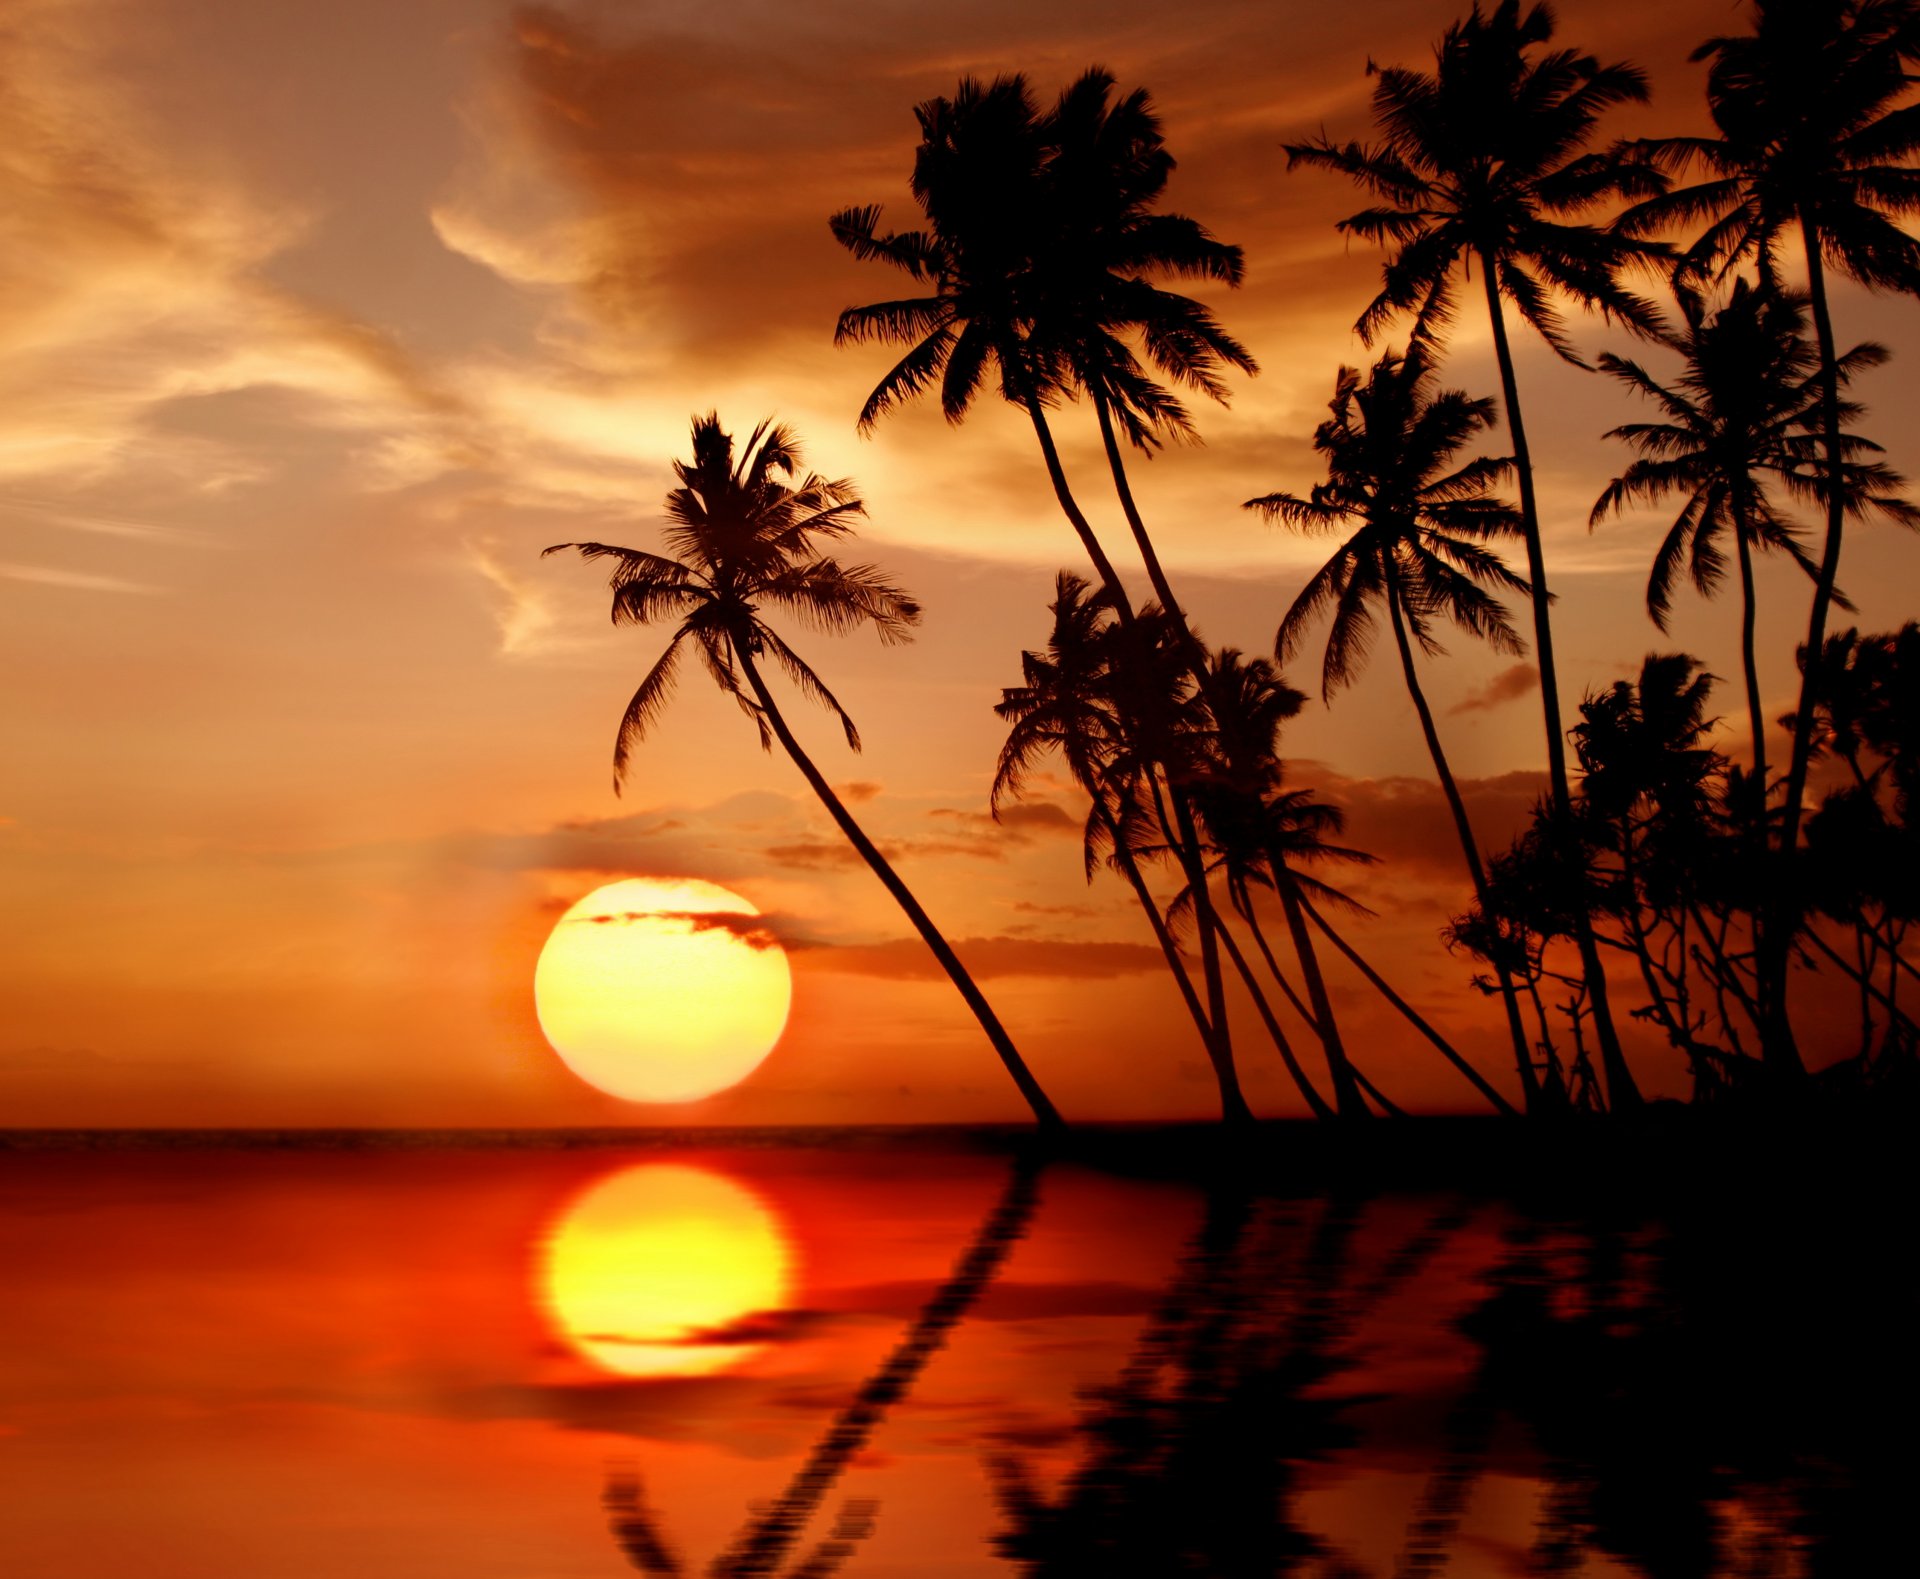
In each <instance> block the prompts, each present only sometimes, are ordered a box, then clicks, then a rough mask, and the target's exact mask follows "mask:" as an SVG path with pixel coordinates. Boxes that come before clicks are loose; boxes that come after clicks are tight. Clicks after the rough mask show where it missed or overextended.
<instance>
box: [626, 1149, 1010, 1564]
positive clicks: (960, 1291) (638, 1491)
mask: <svg viewBox="0 0 1920 1579" xmlns="http://www.w3.org/2000/svg"><path fill="white" fill-rule="evenodd" d="M1038 1178H1039V1170H1038V1169H1037V1168H1036V1167H1034V1166H1032V1165H1029V1164H1027V1163H1024V1162H1021V1163H1015V1164H1014V1165H1013V1166H1012V1167H1011V1168H1010V1170H1009V1172H1008V1176H1007V1182H1006V1185H1005V1187H1004V1188H1003V1189H1002V1191H1001V1194H1000V1198H999V1199H998V1201H996V1202H995V1204H994V1206H993V1208H992V1210H990V1211H989V1212H988V1213H987V1215H986V1218H985V1219H984V1220H983V1221H982V1223H981V1224H980V1227H979V1229H978V1231H977V1232H976V1233H975V1235H974V1237H973V1240H972V1242H971V1243H970V1244H968V1245H967V1247H966V1249H965V1250H964V1251H963V1253H962V1254H961V1256H960V1259H959V1260H958V1261H957V1262H956V1263H955V1265H954V1268H953V1271H952V1273H951V1275H950V1276H949V1277H948V1278H947V1280H946V1281H945V1282H944V1283H942V1284H940V1285H939V1287H938V1288H937V1289H935V1291H934V1292H933V1294H932V1296H931V1297H930V1298H929V1299H928V1300H927V1302H926V1303H925V1304H924V1305H923V1306H922V1307H921V1308H920V1311H919V1314H918V1315H917V1316H916V1317H915V1319H914V1322H913V1325H912V1326H911V1327H909V1328H908V1330H907V1333H906V1335H905V1336H904V1337H903V1338H902V1339H901V1340H900V1341H899V1342H898V1343H897V1344H896V1345H895V1346H894V1347H893V1349H892V1350H891V1351H890V1352H889V1353H888V1354H887V1356H886V1358H885V1359H884V1360H883V1361H882V1362H881V1363H880V1365H879V1366H878V1367H877V1368H876V1369H875V1370H874V1371H873V1372H872V1374H871V1375H869V1376H868V1377H867V1378H866V1380H865V1381H864V1382H862V1383H861V1385H860V1387H859V1388H858V1389H857V1390H856V1391H855V1393H854V1395H853V1399H852V1401H851V1402H850V1403H848V1404H847V1405H846V1406H845V1407H844V1408H843V1409H841V1410H840V1411H839V1412H838V1413H837V1414H836V1415H835V1416H834V1417H833V1419H832V1422H831V1423H830V1424H829V1425H828V1427H827V1428H826V1430H825V1431H824V1432H822V1434H821V1435H820V1437H819V1439H818V1440H817V1441H816V1442H815V1443H814V1445H813V1447H812V1448H811V1450H810V1451H809V1452H808V1453H807V1455H806V1458H805V1459H804V1460H803V1462H802V1463H801V1466H800V1468H799V1470H798V1471H797V1472H796V1473H795V1474H794V1476H793V1478H792V1479H791V1480H790V1481H789V1482H788V1484H787V1486H786V1489H785V1490H784V1491H782V1493H781V1494H780V1495H779V1496H778V1497H777V1498H775V1499H774V1501H773V1502H772V1503H770V1504H768V1505H767V1506H766V1507H765V1508H764V1509H762V1510H760V1511H758V1512H757V1513H755V1514H754V1515H753V1516H752V1517H751V1518H749V1519H748V1520H747V1522H746V1524H745V1526H744V1527H743V1528H742V1530H741V1532H740V1534H739V1536H738V1537H737V1538H736V1539H735V1540H734V1541H733V1543H732V1544H731V1545H730V1546H729V1547H728V1548H727V1549H726V1550H725V1551H724V1552H722V1553H721V1554H720V1555H719V1556H718V1557H716V1558H715V1559H714V1561H713V1563H712V1565H711V1567H710V1568H709V1569H708V1572H709V1573H710V1574H711V1575H712V1576H713V1579H764V1576H767V1575H772V1574H775V1573H777V1572H779V1571H780V1569H781V1566H782V1564H783V1563H784V1562H785V1561H786V1559H787V1557H788V1555H789V1553H790V1552H791V1551H792V1550H793V1548H794V1546H795V1545H796V1543H798V1542H799V1541H800V1540H801V1538H802V1537H803V1536H804V1534H805V1533H806V1529H807V1526H808V1525H809V1523H810V1522H811V1521H812V1520H813V1518H814V1515H815V1514H816V1513H817V1512H818V1511H819V1508H820V1505H821V1503H822V1502H823V1501H824V1500H825V1499H826V1497H827V1495H828V1494H829V1493H830V1492H831V1491H832V1489H833V1487H834V1485H835V1483H836V1482H838V1481H839V1479H840V1477H841V1476H842V1475H843V1474H844V1473H845V1472H846V1469H847V1466H848V1465H849V1464H850V1463H851V1462H852V1461H853V1459H854V1457H855V1456H856V1455H857V1454H858V1453H859V1452H860V1451H861V1449H862V1448H864V1447H865V1446H866V1445H867V1442H868V1440H869V1439H870V1438H871V1437H872V1435H873V1432H874V1429H875V1428H876V1427H877V1426H878V1425H879V1424H880V1422H881V1420H882V1419H883V1418H884V1417H885V1415H886V1412H887V1410H888V1409H889V1408H890V1407H891V1406H892V1405H893V1404H895V1403H897V1402H898V1401H899V1400H900V1399H901V1398H902V1397H904V1396H905V1395H906V1393H907V1392H908V1391H909V1390H910V1389H911V1388H912V1386H913V1384H914V1382H915V1381H916V1380H917V1379H918V1378H919V1376H920V1373H921V1371H922V1370H924V1369H925V1368H926V1365H927V1362H928V1361H929V1360H930V1359H931V1358H932V1357H933V1356H934V1354H935V1353H936V1352H938V1351H939V1349H940V1348H941V1347H942V1346H943V1345H944V1344H945V1343H946V1341H947V1337H948V1334H949V1333H950V1332H951V1331H952V1330H953V1329H954V1328H955V1327H956V1326H958V1325H959V1324H960V1322H961V1321H962V1320H963V1319H965V1317H966V1315H967V1313H968V1311H969V1310H971V1309H972V1308H973V1306H974V1303H975V1302H976V1301H977V1300H978V1299H979V1297H980V1295H981V1293H982V1291H983V1290H984V1289H985V1288H986V1287H987V1285H988V1284H989V1283H990V1282H991V1281H992V1280H993V1277H994V1275H995V1274H996V1273H997V1272H998V1271H999V1270H1000V1267H1001V1264H1002V1263H1003V1262H1004V1261H1005V1260H1006V1257H1007V1252H1008V1251H1009V1250H1011V1249H1012V1248H1013V1245H1014V1243H1015V1242H1016V1241H1017V1240H1018V1239H1019V1238H1020V1237H1021V1235H1022V1234H1024V1233H1025V1232H1026V1230H1027V1226H1028V1224H1029V1223H1030V1222H1031V1221H1032V1218H1033V1212H1034V1207H1035V1205H1036V1204H1037V1201H1038V1194H1037V1189H1036V1186H1037V1182H1038ZM604 1500H605V1504H606V1506H607V1509H608V1511H609V1513H610V1514H612V1516H613V1517H612V1527H613V1533H614V1536H615V1538H616V1539H617V1540H618V1541H619V1543H620V1548H621V1550H622V1551H623V1552H624V1553H625V1554H626V1556H627V1558H628V1559H629V1561H631V1562H632V1563H633V1565H634V1567H636V1568H638V1569H639V1570H640V1571H641V1572H643V1573H648V1574H656V1575H663V1576H675V1579H677V1576H678V1575H680V1574H681V1573H682V1572H684V1570H683V1569H682V1567H681V1565H680V1562H679V1559H678V1558H677V1557H676V1556H675V1555H674V1552H673V1549H672V1548H671V1546H669V1545H668V1543H667V1542H666V1540H665V1538H664V1537H663V1535H662V1534H661V1530H660V1526H659V1523H658V1521H657V1520H656V1519H655V1518H654V1516H653V1515H652V1513H651V1512H650V1511H649V1510H648V1508H647V1505H646V1501H645V1493H644V1491H643V1488H642V1486H641V1482H640V1477H639V1474H638V1472H637V1471H635V1470H631V1469H621V1470H616V1471H615V1472H614V1474H613V1475H611V1476H610V1477H609V1479H608V1484H607V1489H606V1493H605V1498H604ZM877 1509H878V1503H877V1502H876V1501H874V1500H873V1499H854V1500H851V1501H849V1502H848V1503H846V1504H845V1505H844V1506H843V1507H842V1508H841V1510H840V1516H839V1518H838V1520H836V1522H835V1523H834V1526H833V1528H832V1529H831V1530H830V1531H829V1532H828V1534H827V1535H826V1537H825V1538H824V1539H823V1540H821V1541H820V1542H819V1543H818V1544H817V1545H816V1546H815V1547H814V1548H813V1549H812V1551H811V1552H809V1553H808V1554H807V1555H806V1556H805V1557H804V1558H802V1559H801V1561H800V1562H799V1563H797V1564H796V1565H795V1566H794V1567H793V1568H792V1569H790V1570H789V1573H790V1574H791V1575H792V1576H793V1579H827V1576H829V1575H831V1574H834V1573H837V1572H838V1571H839V1569H840V1567H841V1566H842V1565H843V1564H844V1563H845V1562H846V1560H847V1559H848V1558H849V1557H851V1556H852V1555H853V1552H854V1550H855V1548H856V1547H857V1546H858V1545H859V1543H860V1542H861V1541H862V1540H864V1539H865V1538H866V1537H867V1536H868V1535H869V1534H871V1533H872V1531H873V1526H874V1517H875V1514H876V1512H877Z"/></svg>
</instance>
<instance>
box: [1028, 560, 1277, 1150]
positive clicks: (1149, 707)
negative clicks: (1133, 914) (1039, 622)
mask: <svg viewBox="0 0 1920 1579" xmlns="http://www.w3.org/2000/svg"><path fill="white" fill-rule="evenodd" d="M1049 607H1050V610H1051V612H1052V614H1053V629H1052V632H1051V634H1050V635H1049V638H1048V643H1047V650H1046V651H1045V652H1044V653H1042V652H1027V653H1023V654H1022V655H1021V670H1022V680H1023V682H1024V683H1022V684H1021V685H1018V686H1009V687H1008V688H1007V689H1006V690H1005V691H1004V692H1003V693H1002V697H1001V700H1000V701H999V702H998V703H997V704H996V705H995V707H994V711H995V712H996V713H997V714H998V715H999V716H1000V717H1001V718H1003V719H1005V720H1007V722H1008V723H1009V724H1010V725H1011V728H1010V729H1009V730H1008V733H1007V740H1006V744H1005V745H1004V746H1003V747H1002V748H1001V752H1000V761H999V766H998V768H997V770H996V772H995V775H994V781H993V791H992V804H993V807H994V809H995V812H996V813H997V812H998V810H999V807H1000V805H1001V803H1002V802H1003V801H1005V800H1006V799H1007V798H1008V797H1010V796H1017V795H1018V794H1019V793H1020V789H1021V786H1022V785H1023V783H1024V782H1025V779H1026V776H1027V774H1028V773H1029V772H1030V771H1031V769H1032V767H1033V765H1034V764H1035V763H1036V762H1037V761H1039V760H1040V759H1041V758H1042V757H1044V756H1045V755H1047V754H1048V753H1049V752H1052V751H1059V752H1060V753H1061V754H1062V755H1063V756H1064V757H1065V759H1066V763H1067V770H1068V772H1069V773H1070V774H1071V775H1072V777H1073V780H1074V782H1075V783H1077V784H1078V785H1080V787H1081V788H1082V789H1083V790H1084V791H1086V793H1087V795H1088V798H1089V800H1090V802H1091V807H1090V810H1089V812H1088V822H1087V842H1086V851H1087V874H1088V876H1089V878H1091V876H1092V874H1093V869H1094V866H1095V864H1096V862H1097V861H1098V860H1099V858H1100V855H1101V854H1102V852H1104V853H1105V854H1106V855H1107V857H1108V859H1110V860H1111V862H1112V863H1113V865H1114V866H1115V867H1116V868H1117V869H1118V870H1119V871H1120V873H1121V874H1122V876H1124V877H1125V878H1126V880H1127V883H1128V886H1129V887H1130V888H1132V890H1133V892H1134V896H1135V898H1136V899H1137V900H1138V901H1139V903H1140V906H1141V909H1142V911H1143V912H1144V913H1145V915H1146V917H1147V920H1148V924H1149V925H1150V926H1151V927H1152V929H1153V934H1154V938H1155V941H1156V942H1157V943H1158V944H1159V945H1160V950H1161V953H1162V954H1163V955H1164V957H1165V958H1166V961H1167V966H1168V969H1169V970H1170V971H1171V972H1172V973H1173V977H1174V981H1175V983H1176V985H1177V986H1178V987H1179V989H1180V994H1181V998H1182V1001H1183V1002H1184V1003H1185V1004H1186V1006H1187V1011H1188V1013H1189V1014H1190V1015H1191V1016H1192V1017H1193V1021H1194V1025H1195V1028H1196V1029H1197V1030H1198V1031H1199V1033H1200V1038H1201V1041H1202V1043H1203V1045H1204V1046H1205V1047H1206V1050H1207V1057H1208V1060H1209V1062H1210V1063H1211V1064H1212V1065H1213V1070H1214V1077H1215V1080H1216V1081H1217V1083H1218V1085H1219V1088H1220V1110H1221V1116H1222V1118H1223V1119H1226V1120H1227V1121H1229V1122H1244V1121H1246V1120H1249V1119H1251V1118H1252V1116H1253V1115H1252V1112H1251V1110H1250V1109H1249V1108H1248V1107H1247V1104H1246V1099H1245V1097H1244V1096H1243V1095H1242V1094H1241V1090H1240V1082H1239V1076H1238V1074H1237V1073H1236V1071H1235V1069H1234V1062H1233V1045H1232V1039H1231V1037H1230V1036H1229V1034H1228V1031H1227V1025H1226V1018H1225V1014H1224V1012H1223V1009H1222V1005H1223V1004H1224V1001H1225V997H1224V991H1223V986H1222V980H1221V971H1220V966H1219V960H1218V953H1217V949H1213V948H1208V949H1203V952H1202V956H1201V964H1202V971H1203V975H1204V980H1205V985H1206V988H1207V993H1208V1004H1207V1007H1206V1008H1203V1007H1202V1006H1201V1004H1200V1000H1199V998H1198V997H1197V996H1196V995H1195V992H1194V989H1193V985H1192V982H1191V980H1190V979H1189V978H1188V975H1187V970H1186V966H1185V964H1184V962H1183V961H1182V959H1181V957H1180V952H1179V949H1178V947H1177V945H1176V944H1175V942H1174V939H1173V936H1172V933H1171V931H1170V930H1169V928H1168V926H1167V923H1166V921H1165V919H1164V918H1163V917H1162V915H1161V913H1160V908H1159V906H1158V904H1157V903H1156V901H1155V900H1154V898H1153V895H1152V893H1151V891H1150V890H1149V889H1148V887H1147V884H1146V880H1145V877H1144V876H1143V874H1142V872H1141V870H1140V863H1141V860H1142V858H1143V856H1145V855H1146V854H1147V853H1148V851H1149V848H1150V846H1151V845H1152V842H1153V831H1154V830H1155V829H1156V828H1157V829H1159V831H1160V836H1161V838H1163V839H1164V840H1165V841H1166V845H1165V846H1163V848H1164V847H1168V846H1175V845H1176V844H1178V843H1179V838H1178V835H1177V834H1176V833H1175V831H1174V830H1173V828H1171V827H1169V826H1166V821H1167V818H1168V817H1169V816H1170V814H1169V813H1168V811H1167V805H1166V798H1165V797H1164V796H1162V795H1161V794H1160V793H1159V785H1158V781H1157V780H1156V778H1155V771H1156V768H1158V769H1159V770H1161V771H1163V772H1164V771H1168V769H1167V764H1168V762H1169V760H1170V759H1173V758H1176V756H1177V755H1178V754H1180V753H1182V752H1183V750H1184V747H1183V745H1182V744H1181V743H1180V742H1178V741H1177V740H1176V739H1175V736H1174V729H1175V723H1176V719H1175V715H1176V714H1177V712H1178V709H1179V699H1178V697H1177V695H1176V694H1175V693H1176V691H1177V688H1178V687H1179V685H1180V677H1181V672H1182V671H1181V658H1180V653H1179V648H1178V643H1177V642H1176V641H1175V640H1174V639H1173V637H1172V635H1171V622H1170V621H1169V620H1168V618H1167V617H1166V616H1165V615H1164V614H1162V613H1160V612H1159V611H1157V610H1155V609H1153V608H1152V607H1151V606H1149V607H1148V608H1147V609H1145V610H1143V611H1141V613H1140V614H1139V615H1138V616H1136V617H1135V619H1134V620H1133V621H1132V622H1130V623H1128V624H1124V625H1123V624H1121V623H1120V621H1119V618H1118V609H1117V607H1116V605H1115V604H1114V602H1113V599H1112V597H1111V595H1110V594H1109V593H1108V592H1107V591H1106V590H1105V589H1104V588H1101V589H1099V590H1095V589H1093V588H1091V587H1089V585H1088V584H1087V582H1086V581H1084V580H1083V579H1082V578H1081V577H1079V576H1076V575H1074V574H1073V573H1072V572H1071V571H1065V570H1063V571H1061V572H1060V574H1059V576H1058V577H1057V578H1056V580H1055V596H1054V601H1053V603H1052V604H1051V605H1049ZM1173 776H1174V777H1175V778H1176V780H1177V779H1178V778H1179V777H1181V775H1180V774H1179V773H1178V772H1177V770H1176V771H1175V772H1174V775H1173ZM1176 853H1179V854H1182V855H1183V857H1184V849H1177V850H1176ZM1205 941H1206V942H1208V943H1212V942H1214V940H1213V939H1211V938H1209V939H1207V940H1205Z"/></svg>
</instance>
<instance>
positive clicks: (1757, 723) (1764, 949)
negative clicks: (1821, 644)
mask: <svg viewBox="0 0 1920 1579" xmlns="http://www.w3.org/2000/svg"><path fill="white" fill-rule="evenodd" d="M1733 538H1734V546H1735V548H1736V549H1737V551H1738V553H1739V556H1740V667H1741V670H1742V671H1743V673H1744V674H1745V676H1746V682H1747V727H1748V728H1749V729H1750V730H1752V732H1753V782H1752V784H1751V785H1750V786H1749V788H1748V793H1749V795H1750V796H1751V798H1752V811H1751V815H1752V817H1753V857H1754V859H1755V860H1756V861H1757V862H1758V863H1759V866H1760V869H1761V870H1764V869H1765V866H1766V861H1767V721H1766V716H1765V714H1764V712H1763V711H1762V709H1761V705H1760V666H1759V662H1758V659H1757V657H1756V655H1755V650H1754V648H1755V640H1756V635H1757V632H1758V629H1759V611H1758V598H1757V597H1756V594H1755V590H1754V585H1753V545H1752V542H1751V541H1750V539H1751V533H1750V531H1749V529H1748V525H1747V510H1746V506H1745V504H1744V502H1742V503H1741V504H1740V505H1739V506H1738V507H1737V509H1736V513H1735V516H1734V522H1733ZM1769 908H1770V905H1769V903H1768V902H1767V901H1766V900H1763V901H1762V902H1761V903H1760V904H1757V905H1755V906H1754V909H1753V968H1754V978H1755V979H1754V992H1755V996H1756V997H1757V998H1758V999H1759V1001H1760V1004H1761V1010H1762V1012H1761V1015H1760V1017H1759V1019H1758V1021H1757V1022H1756V1024H1755V1027H1754V1028H1755V1029H1756V1030H1757V1031H1758V1032H1759V1033H1760V1049H1761V1057H1762V1060H1763V1062H1764V1061H1765V1059H1766V1049H1767V1048H1768V1047H1769V1046H1771V1045H1772V1043H1773V1041H1774V1039H1775V1035H1776V1033H1777V1031H1778V1030H1779V1029H1781V1028H1782V1027H1785V1029H1786V1034H1787V1036H1788V1037H1789V1039H1790V1038H1791V1036H1792V1034H1793V1033H1792V1028H1791V1027H1786V1026H1785V1016H1784V1014H1782V1015H1780V1016H1779V1017H1778V1018H1776V1017H1775V1015H1774V1012H1773V1010H1774V1008H1775V1006H1776V1005H1782V1006H1783V1005H1784V999H1783V998H1782V997H1781V996H1780V995H1779V994H1777V993H1775V991H1774V990H1773V982H1774V980H1775V977H1776V975H1777V976H1779V977H1780V979H1782V980H1784V979H1785V967H1786V960H1785V958H1784V957H1782V958H1778V959H1776V958H1775V957H1774V954H1773V951H1772V949H1771V947H1770V946H1769V941H1768V940H1769V939H1770V938H1771V937H1772V935H1773V931H1774V928H1773V924H1772V923H1773V918H1772V917H1771V916H1769V915H1768V914H1767V912H1768V910H1769Z"/></svg>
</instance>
